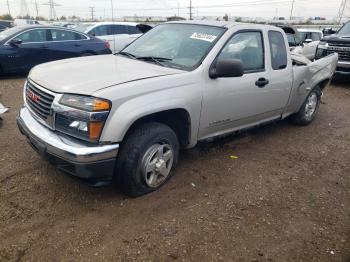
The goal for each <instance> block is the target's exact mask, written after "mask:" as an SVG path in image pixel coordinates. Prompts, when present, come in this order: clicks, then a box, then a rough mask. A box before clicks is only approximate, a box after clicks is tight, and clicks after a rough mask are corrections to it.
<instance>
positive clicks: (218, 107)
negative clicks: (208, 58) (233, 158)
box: [199, 30, 288, 139]
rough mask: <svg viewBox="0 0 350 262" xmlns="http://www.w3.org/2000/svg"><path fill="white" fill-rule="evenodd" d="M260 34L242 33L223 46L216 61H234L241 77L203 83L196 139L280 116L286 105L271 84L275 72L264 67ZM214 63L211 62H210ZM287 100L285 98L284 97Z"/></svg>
mask: <svg viewBox="0 0 350 262" xmlns="http://www.w3.org/2000/svg"><path fill="white" fill-rule="evenodd" d="M263 39H264V38H263V33H262V32H261V31H251V30H249V31H242V32H238V33H236V34H234V35H233V36H232V38H231V39H230V40H229V41H228V42H227V43H226V45H225V46H224V48H223V49H222V51H221V53H220V54H219V55H218V57H217V58H216V61H220V60H227V59H235V60H240V61H241V62H242V64H243V69H244V75H243V76H242V77H228V78H216V79H210V78H209V77H208V80H207V81H206V84H205V90H204V97H203V107H202V115H201V127H200V134H199V135H200V139H205V138H208V137H213V136H217V135H221V134H224V133H227V132H231V131H233V130H235V129H241V128H244V127H248V126H252V125H255V124H257V123H259V122H262V121H266V120H268V119H274V118H277V117H279V116H280V115H281V113H282V111H283V108H284V106H285V104H284V103H286V101H285V99H281V95H284V94H281V91H280V90H281V88H280V86H276V85H274V84H271V80H273V78H274V77H276V75H271V74H276V72H269V71H270V70H268V69H267V68H266V64H267V63H266V61H267V59H266V58H265V54H266V52H265V50H266V49H267V47H268V46H267V45H265V44H264V41H263ZM214 63H215V62H214ZM287 98H288V96H287Z"/></svg>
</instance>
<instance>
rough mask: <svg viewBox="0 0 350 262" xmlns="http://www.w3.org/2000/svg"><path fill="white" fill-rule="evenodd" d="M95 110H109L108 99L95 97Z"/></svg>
mask: <svg viewBox="0 0 350 262" xmlns="http://www.w3.org/2000/svg"><path fill="white" fill-rule="evenodd" d="M93 106H94V110H93V111H108V110H109V109H110V107H111V106H110V104H109V102H107V101H106V100H101V99H98V98H95V99H94V104H93Z"/></svg>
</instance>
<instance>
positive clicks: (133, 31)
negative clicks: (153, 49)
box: [128, 25, 142, 35]
mask: <svg viewBox="0 0 350 262" xmlns="http://www.w3.org/2000/svg"><path fill="white" fill-rule="evenodd" d="M128 34H129V35H137V34H142V32H141V31H140V29H138V28H137V27H136V26H131V25H129V26H128Z"/></svg>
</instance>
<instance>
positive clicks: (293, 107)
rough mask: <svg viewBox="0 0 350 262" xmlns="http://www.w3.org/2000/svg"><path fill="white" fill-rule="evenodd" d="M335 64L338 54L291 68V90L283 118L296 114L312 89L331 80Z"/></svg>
mask: <svg viewBox="0 0 350 262" xmlns="http://www.w3.org/2000/svg"><path fill="white" fill-rule="evenodd" d="M337 62H338V54H332V55H329V56H327V57H325V58H322V59H320V60H316V61H314V62H311V63H308V64H307V65H306V64H305V65H296V66H293V88H292V92H291V96H290V100H289V103H288V106H287V109H286V110H285V112H284V114H283V118H285V117H287V116H289V115H291V114H293V113H295V112H298V111H299V109H300V107H301V106H302V104H303V103H304V102H305V99H306V97H307V95H308V94H309V93H310V91H311V90H312V89H313V88H314V87H316V86H317V85H319V84H321V83H324V82H325V81H330V80H332V78H333V75H334V72H335V69H336V66H337Z"/></svg>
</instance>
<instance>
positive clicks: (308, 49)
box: [298, 29, 323, 60]
mask: <svg viewBox="0 0 350 262" xmlns="http://www.w3.org/2000/svg"><path fill="white" fill-rule="evenodd" d="M298 32H299V37H300V39H301V42H302V43H303V44H304V46H303V52H302V53H303V55H304V56H306V57H307V58H308V59H310V60H314V59H315V55H316V49H317V46H318V44H319V43H320V41H321V39H322V38H323V33H322V31H321V30H315V29H298Z"/></svg>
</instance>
